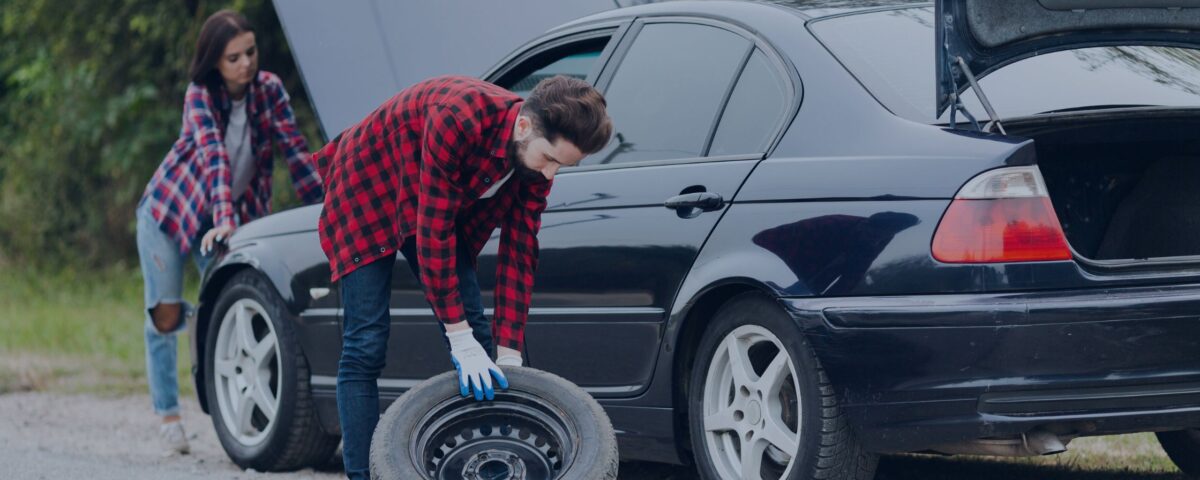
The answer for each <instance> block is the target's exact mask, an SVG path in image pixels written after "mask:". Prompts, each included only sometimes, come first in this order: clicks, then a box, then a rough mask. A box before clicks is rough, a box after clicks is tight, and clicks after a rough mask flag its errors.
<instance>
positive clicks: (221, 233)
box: [200, 227, 234, 255]
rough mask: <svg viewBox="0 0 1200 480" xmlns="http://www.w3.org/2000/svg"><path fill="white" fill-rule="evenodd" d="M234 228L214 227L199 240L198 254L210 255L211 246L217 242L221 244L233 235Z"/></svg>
mask: <svg viewBox="0 0 1200 480" xmlns="http://www.w3.org/2000/svg"><path fill="white" fill-rule="evenodd" d="M233 230H234V227H216V228H213V229H211V230H209V231H208V233H206V234H204V238H203V239H201V240H200V254H201V255H208V254H210V253H212V251H213V246H214V244H215V243H217V242H223V241H225V239H227V238H229V236H230V235H232V234H233Z"/></svg>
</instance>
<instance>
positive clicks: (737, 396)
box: [688, 293, 877, 480]
mask: <svg viewBox="0 0 1200 480" xmlns="http://www.w3.org/2000/svg"><path fill="white" fill-rule="evenodd" d="M689 385H691V391H690V392H689V405H688V407H689V408H688V417H689V422H688V424H689V425H690V428H691V438H692V453H693V456H694V457H695V459H696V463H697V467H698V469H699V471H700V474H701V476H703V477H704V478H706V479H721V480H733V479H744V480H777V479H788V480H795V479H845V480H868V479H870V478H873V477H874V472H875V465H876V463H877V457H876V456H875V455H873V454H870V453H867V452H865V451H863V450H862V449H861V447H860V446H859V445H858V443H857V441H856V440H855V438H854V435H853V434H852V432H851V431H850V429H849V426H848V425H847V424H846V420H845V418H844V417H843V416H842V415H841V413H840V409H839V408H838V400H837V397H836V395H835V394H834V390H833V387H832V385H830V382H829V380H828V379H827V378H826V377H825V372H824V370H822V368H821V365H820V363H819V362H818V360H817V358H816V356H815V355H814V354H813V351H812V348H811V347H810V346H809V344H808V342H807V341H806V340H805V338H804V335H803V332H801V330H800V328H799V326H798V325H796V323H795V321H794V320H792V318H791V317H789V316H788V315H787V314H786V313H784V312H783V311H782V310H781V309H780V308H779V306H778V305H776V303H775V302H773V301H771V300H770V299H768V298H766V297H764V296H761V295H759V294H757V293H748V294H743V295H740V296H738V297H735V298H733V299H732V300H730V301H729V302H728V303H726V304H725V305H724V306H722V307H721V309H720V310H719V311H718V312H717V314H716V316H715V317H714V319H713V323H712V325H711V326H709V327H708V328H706V332H705V334H704V337H703V338H702V339H701V341H700V347H699V349H698V350H697V355H696V358H695V361H694V365H693V368H692V375H691V382H690V383H689Z"/></svg>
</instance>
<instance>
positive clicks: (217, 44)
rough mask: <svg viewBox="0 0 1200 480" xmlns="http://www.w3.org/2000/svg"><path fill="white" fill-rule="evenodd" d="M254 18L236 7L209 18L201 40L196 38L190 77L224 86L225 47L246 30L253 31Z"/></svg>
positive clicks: (199, 81)
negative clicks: (220, 67) (219, 65)
mask: <svg viewBox="0 0 1200 480" xmlns="http://www.w3.org/2000/svg"><path fill="white" fill-rule="evenodd" d="M253 31H254V26H252V25H250V20H247V19H246V17H245V16H243V15H242V14H240V13H237V12H235V11H233V10H221V11H219V12H217V13H214V14H212V16H211V17H208V20H205V21H204V26H202V27H200V39H199V40H196V54H195V55H194V56H193V57H192V68H191V69H190V70H189V72H188V76H189V77H191V79H192V81H193V82H195V83H196V84H199V85H204V86H206V87H209V88H215V87H217V86H219V85H221V72H219V71H218V70H217V62H219V61H220V60H221V56H222V55H224V54H225V47H226V46H227V45H229V41H230V40H233V37H236V36H238V35H241V34H242V33H244V32H253Z"/></svg>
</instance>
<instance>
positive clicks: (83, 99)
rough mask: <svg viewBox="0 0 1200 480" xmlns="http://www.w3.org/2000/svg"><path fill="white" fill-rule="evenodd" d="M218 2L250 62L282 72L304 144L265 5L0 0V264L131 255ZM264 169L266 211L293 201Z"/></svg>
mask: <svg viewBox="0 0 1200 480" xmlns="http://www.w3.org/2000/svg"><path fill="white" fill-rule="evenodd" d="M221 8H233V9H236V10H238V11H240V12H242V13H244V14H245V15H246V16H247V17H248V18H250V20H251V22H252V23H254V25H255V27H256V37H257V41H258V45H259V48H260V51H261V57H260V67H261V68H263V69H266V70H270V71H273V72H276V73H278V74H279V75H280V76H281V77H282V78H283V79H284V81H285V83H286V85H287V88H288V92H289V93H290V94H291V96H292V99H293V106H294V107H295V109H296V111H297V115H298V117H299V121H300V123H301V126H302V128H303V129H304V132H305V133H306V135H307V136H308V139H309V143H310V144H311V145H312V146H313V147H314V148H315V147H316V146H317V145H319V138H318V136H317V132H318V130H317V128H316V124H315V122H314V121H313V115H312V113H311V110H310V108H309V106H308V101H307V97H306V95H305V93H304V91H303V88H302V85H301V82H300V79H299V76H298V74H297V72H296V69H295V65H294V63H293V61H292V56H291V52H290V51H289V50H288V48H287V43H286V39H285V38H284V36H283V33H282V30H281V29H280V26H279V21H278V18H277V17H276V16H275V12H274V9H273V7H272V5H271V3H270V1H269V0H234V1H231V2H206V1H203V0H184V1H179V0H176V1H161V0H107V1H95V2H93V1H87V2H76V1H70V0H5V1H4V2H0V262H3V261H8V262H12V261H14V260H15V261H18V262H21V263H32V264H38V265H61V264H64V263H67V262H69V263H74V264H81V265H103V264H111V263H124V262H129V261H130V260H132V259H133V258H135V257H136V245H135V242H134V226H135V221H134V209H135V207H136V204H137V201H138V199H139V198H140V196H141V193H142V191H143V189H144V188H145V185H146V182H147V180H149V178H150V176H151V175H152V174H153V172H154V169H155V168H156V167H157V166H158V164H159V162H161V161H162V158H163V156H164V155H165V154H166V153H167V151H168V149H169V148H170V147H171V144H172V142H173V141H174V140H175V138H176V136H177V135H178V134H179V130H180V127H181V118H182V110H183V94H184V90H185V89H186V87H187V67H188V63H189V62H190V60H191V55H192V51H193V49H194V47H195V41H196V38H197V36H198V34H199V30H200V26H201V24H203V22H204V20H205V19H206V18H207V17H208V16H209V15H210V14H212V13H213V12H215V11H217V10H219V9H221ZM282 163H283V162H277V165H279V166H278V168H280V169H282V168H283V167H282V166H281V165H282ZM277 173H281V172H277ZM275 177H276V184H275V185H276V189H275V192H276V197H277V198H276V202H275V203H276V208H277V209H278V208H281V207H286V206H289V205H291V204H294V202H295V200H294V198H295V197H294V194H293V193H292V190H291V188H290V186H289V185H288V183H287V179H286V178H285V177H286V175H280V174H277V175H276V176H275Z"/></svg>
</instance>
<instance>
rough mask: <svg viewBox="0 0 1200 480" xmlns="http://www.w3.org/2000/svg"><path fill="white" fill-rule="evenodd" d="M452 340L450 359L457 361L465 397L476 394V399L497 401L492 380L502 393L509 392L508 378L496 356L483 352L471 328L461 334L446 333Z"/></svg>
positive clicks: (460, 386) (460, 387)
mask: <svg viewBox="0 0 1200 480" xmlns="http://www.w3.org/2000/svg"><path fill="white" fill-rule="evenodd" d="M446 338H447V339H449V340H450V358H451V360H453V361H454V369H455V370H457V371H458V391H459V393H461V394H462V396H464V397H465V396H467V395H470V394H471V393H472V392H474V393H475V400H483V399H484V398H487V399H488V400H492V399H494V398H496V391H495V389H493V388H492V377H495V379H496V383H495V384H496V386H497V387H499V388H500V390H506V389H508V378H506V377H505V376H504V372H503V371H501V370H500V367H497V366H496V363H495V362H493V361H492V357H490V356H488V354H487V352H485V351H483V346H482V345H480V344H479V341H478V340H475V336H474V335H473V334H472V333H471V329H466V330H462V331H458V332H446Z"/></svg>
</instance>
